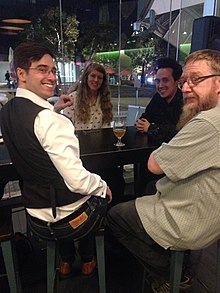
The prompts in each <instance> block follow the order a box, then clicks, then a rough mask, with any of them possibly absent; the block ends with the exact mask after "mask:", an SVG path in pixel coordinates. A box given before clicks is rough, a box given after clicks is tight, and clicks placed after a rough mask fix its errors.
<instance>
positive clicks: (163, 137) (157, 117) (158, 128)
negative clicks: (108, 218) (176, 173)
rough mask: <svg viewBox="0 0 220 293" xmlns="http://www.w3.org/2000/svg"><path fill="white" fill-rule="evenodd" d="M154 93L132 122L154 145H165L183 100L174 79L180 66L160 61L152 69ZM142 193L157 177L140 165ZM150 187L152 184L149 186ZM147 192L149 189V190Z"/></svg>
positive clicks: (170, 60)
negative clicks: (154, 69) (154, 74)
mask: <svg viewBox="0 0 220 293" xmlns="http://www.w3.org/2000/svg"><path fill="white" fill-rule="evenodd" d="M156 70H157V72H156V79H155V82H156V89H157V93H155V95H154V96H153V98H152V100H151V101H150V103H149V104H148V105H147V107H146V110H145V112H144V113H143V114H142V116H141V117H140V119H138V120H137V121H136V128H137V130H138V131H140V132H142V133H147V135H148V137H149V140H152V141H154V142H156V143H158V144H161V143H162V142H168V141H169V140H170V139H171V138H173V136H174V135H175V134H176V124H177V122H178V120H179V117H180V114H181V113H182V106H183V97H182V92H181V90H180V89H178V80H179V78H180V76H181V74H182V67H181V65H180V64H178V63H177V62H176V61H175V60H173V59H171V58H161V59H159V60H158V61H157V67H156ZM141 170H142V180H141V184H142V188H141V189H142V190H143V193H144V194H146V192H147V193H148V191H146V189H145V187H146V185H147V184H148V183H149V182H151V181H152V180H153V181H156V180H157V179H159V178H160V177H161V176H156V175H154V174H152V173H151V172H150V171H149V170H148V169H147V166H146V162H143V166H142V168H141ZM152 186H153V187H154V184H153V185H152ZM150 193H152V189H151V188H150Z"/></svg>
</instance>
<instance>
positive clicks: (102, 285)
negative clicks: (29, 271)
mask: <svg viewBox="0 0 220 293" xmlns="http://www.w3.org/2000/svg"><path fill="white" fill-rule="evenodd" d="M104 232H105V230H104V228H100V229H99V230H98V232H97V233H96V236H95V241H96V253H97V265H98V278H99V292H100V293H105V292H106V282H105V250H104ZM46 243H47V293H51V292H57V286H58V278H57V273H58V271H59V261H58V242H57V241H47V242H46Z"/></svg>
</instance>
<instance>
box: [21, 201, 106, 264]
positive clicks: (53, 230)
mask: <svg viewBox="0 0 220 293" xmlns="http://www.w3.org/2000/svg"><path fill="white" fill-rule="evenodd" d="M106 210H107V199H103V198H101V197H95V196H92V197H91V198H90V199H89V200H88V201H87V202H86V203H84V204H83V205H82V206H81V207H80V208H79V209H78V210H77V211H75V212H74V213H72V214H71V215H69V216H67V217H65V218H64V219H62V220H60V221H58V222H56V223H49V222H44V221H41V220H39V219H37V218H35V217H31V216H30V215H28V217H27V218H28V224H29V226H30V229H31V230H32V232H33V234H35V235H36V236H38V237H39V238H41V239H45V240H58V242H59V250H60V256H61V258H62V260H63V261H73V260H74V258H75V245H74V242H76V241H79V254H80V256H81V258H82V260H83V261H84V262H86V261H90V260H91V259H92V257H93V256H94V253H95V246H94V237H95V233H96V231H97V230H98V229H99V228H100V226H101V225H102V224H103V222H104V219H105V215H106Z"/></svg>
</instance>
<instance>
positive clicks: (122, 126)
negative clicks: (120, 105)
mask: <svg viewBox="0 0 220 293" xmlns="http://www.w3.org/2000/svg"><path fill="white" fill-rule="evenodd" d="M113 132H114V135H115V136H116V137H117V139H118V141H117V142H116V143H114V145H115V146H117V147H123V146H125V144H124V143H123V142H122V141H121V139H122V137H123V136H124V135H125V132H126V117H122V116H117V117H115V119H114V123H113Z"/></svg>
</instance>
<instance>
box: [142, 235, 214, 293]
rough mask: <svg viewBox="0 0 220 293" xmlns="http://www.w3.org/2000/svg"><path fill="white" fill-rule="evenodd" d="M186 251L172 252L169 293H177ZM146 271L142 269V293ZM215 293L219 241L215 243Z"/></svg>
mask: <svg viewBox="0 0 220 293" xmlns="http://www.w3.org/2000/svg"><path fill="white" fill-rule="evenodd" d="M185 252H186V250H172V251H171V263H170V291H169V292H170V293H179V290H180V289H179V287H180V281H181V276H182V267H183V259H184V254H185ZM145 279H146V269H144V280H143V287H142V293H144V289H145V286H144V285H145ZM216 293H220V239H219V240H218V242H217V270H216Z"/></svg>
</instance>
